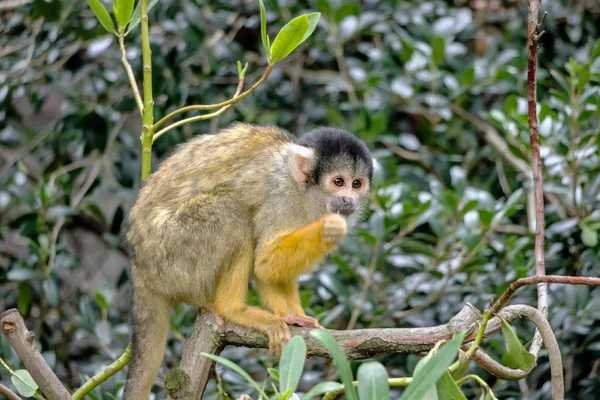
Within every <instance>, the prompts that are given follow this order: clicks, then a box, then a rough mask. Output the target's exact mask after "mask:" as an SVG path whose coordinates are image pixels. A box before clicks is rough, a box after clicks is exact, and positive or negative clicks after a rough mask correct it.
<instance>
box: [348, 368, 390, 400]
mask: <svg viewBox="0 0 600 400" xmlns="http://www.w3.org/2000/svg"><path fill="white" fill-rule="evenodd" d="M356 375H357V378H358V397H359V399H360V400H388V399H389V396H390V385H389V384H388V373H387V370H386V369H385V367H384V366H383V365H381V363H378V362H377V361H370V362H366V363H364V364H361V365H360V367H358V372H357V374H356Z"/></svg>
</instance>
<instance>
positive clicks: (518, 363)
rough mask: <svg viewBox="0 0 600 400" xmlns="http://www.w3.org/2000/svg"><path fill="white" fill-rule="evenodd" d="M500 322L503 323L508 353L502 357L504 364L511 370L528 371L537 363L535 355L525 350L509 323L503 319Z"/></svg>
mask: <svg viewBox="0 0 600 400" xmlns="http://www.w3.org/2000/svg"><path fill="white" fill-rule="evenodd" d="M500 321H501V323H502V326H501V330H502V337H503V338H504V344H505V346H506V353H505V354H504V356H502V360H501V362H502V364H504V365H506V366H507V367H509V368H513V369H517V368H518V369H522V370H523V371H528V370H529V369H530V368H531V367H532V366H533V364H534V363H535V357H534V355H533V354H531V353H529V352H528V351H527V350H525V348H524V347H523V345H522V344H521V341H520V340H519V338H518V337H517V334H516V333H515V331H514V330H513V329H512V327H511V326H510V325H509V324H508V322H506V321H505V320H504V319H503V318H500Z"/></svg>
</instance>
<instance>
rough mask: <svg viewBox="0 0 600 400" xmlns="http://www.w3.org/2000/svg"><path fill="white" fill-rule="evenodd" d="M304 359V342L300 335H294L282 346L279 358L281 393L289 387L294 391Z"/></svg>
mask: <svg viewBox="0 0 600 400" xmlns="http://www.w3.org/2000/svg"><path fill="white" fill-rule="evenodd" d="M305 360H306V344H305V343H304V340H303V339H302V338H301V337H300V336H294V337H293V338H291V339H290V341H289V342H287V344H286V345H285V347H284V348H283V352H282V353H281V359H280V360H279V374H280V376H281V379H280V380H279V391H280V392H281V393H283V392H285V391H286V390H289V389H291V391H292V392H295V391H296V388H297V387H298V382H300V376H301V375H302V371H303V370H304V361H305Z"/></svg>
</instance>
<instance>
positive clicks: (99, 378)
mask: <svg viewBox="0 0 600 400" xmlns="http://www.w3.org/2000/svg"><path fill="white" fill-rule="evenodd" d="M130 359H131V347H130V346H127V348H126V349H125V352H124V353H123V354H122V355H121V356H120V357H119V358H117V359H116V360H115V362H113V363H112V364H110V365H109V366H108V367H106V368H104V369H103V370H102V371H100V372H99V373H97V374H96V375H94V376H93V377H92V378H91V379H90V380H89V381H87V382H85V383H84V384H83V385H82V386H81V387H80V388H79V389H77V391H75V393H73V400H81V399H83V398H84V397H85V396H86V395H87V394H88V393H89V392H91V391H92V390H94V388H95V387H96V386H98V385H100V384H101V383H102V382H104V381H105V380H107V379H108V378H110V377H111V376H113V375H114V374H116V373H117V372H118V371H120V370H122V369H123V368H124V367H125V365H127V363H128V362H129V360H130Z"/></svg>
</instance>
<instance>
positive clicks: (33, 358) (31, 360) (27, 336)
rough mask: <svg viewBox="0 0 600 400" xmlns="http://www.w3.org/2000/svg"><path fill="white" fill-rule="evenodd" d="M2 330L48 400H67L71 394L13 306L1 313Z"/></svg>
mask: <svg viewBox="0 0 600 400" xmlns="http://www.w3.org/2000/svg"><path fill="white" fill-rule="evenodd" d="M0 323H1V324H2V331H3V332H4V334H5V335H6V337H7V339H8V341H9V342H10V344H11V346H12V347H13V349H14V350H15V352H16V353H17V355H18V356H19V358H20V359H21V362H22V363H23V365H24V366H25V368H26V369H27V371H29V373H30V374H31V377H32V378H33V380H34V381H35V383H37V384H38V386H39V387H40V389H39V390H40V392H42V394H43V395H44V397H46V398H47V399H48V400H67V399H71V395H70V394H69V392H67V389H66V388H65V387H64V386H63V384H62V383H61V382H60V381H59V380H58V378H57V377H56V375H55V374H54V372H53V371H52V369H51V368H50V366H49V365H48V364H47V363H46V360H44V357H42V354H41V353H40V352H39V351H38V350H37V349H36V346H35V341H34V339H35V335H34V333H33V332H32V331H28V330H27V327H25V322H24V321H23V318H22V317H21V314H19V311H18V310H16V309H14V308H11V309H9V310H6V311H5V312H3V313H2V314H0Z"/></svg>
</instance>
